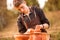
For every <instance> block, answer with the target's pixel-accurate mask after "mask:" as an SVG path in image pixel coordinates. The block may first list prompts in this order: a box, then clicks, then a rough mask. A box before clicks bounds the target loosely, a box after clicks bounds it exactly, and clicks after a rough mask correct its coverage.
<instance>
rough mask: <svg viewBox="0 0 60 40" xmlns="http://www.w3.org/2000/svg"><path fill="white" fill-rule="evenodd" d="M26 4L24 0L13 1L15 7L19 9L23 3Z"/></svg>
mask: <svg viewBox="0 0 60 40" xmlns="http://www.w3.org/2000/svg"><path fill="white" fill-rule="evenodd" d="M23 2H24V0H13V5H14V6H15V7H18V6H19V5H20V4H21V3H23Z"/></svg>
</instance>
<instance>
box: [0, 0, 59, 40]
mask: <svg viewBox="0 0 60 40" xmlns="http://www.w3.org/2000/svg"><path fill="white" fill-rule="evenodd" d="M25 1H26V2H27V5H28V6H38V7H40V8H41V9H43V11H44V13H45V15H46V17H47V18H48V20H49V22H50V28H49V29H47V31H48V33H49V34H51V40H60V0H25ZM12 3H13V0H0V40H14V37H13V36H14V34H16V33H18V28H17V17H18V15H19V14H18V11H17V10H15V9H14V6H13V4H12Z"/></svg>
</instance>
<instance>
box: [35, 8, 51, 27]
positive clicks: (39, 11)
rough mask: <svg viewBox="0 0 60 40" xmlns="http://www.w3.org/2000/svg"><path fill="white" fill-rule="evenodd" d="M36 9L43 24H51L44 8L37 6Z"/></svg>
mask: <svg viewBox="0 0 60 40" xmlns="http://www.w3.org/2000/svg"><path fill="white" fill-rule="evenodd" d="M35 10H36V12H37V14H38V16H39V17H40V22H41V24H44V23H47V24H48V25H49V26H50V23H49V21H48V19H47V18H46V16H45V15H44V12H43V10H42V9H40V8H37V7H36V8H35Z"/></svg>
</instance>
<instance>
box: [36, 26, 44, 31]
mask: <svg viewBox="0 0 60 40" xmlns="http://www.w3.org/2000/svg"><path fill="white" fill-rule="evenodd" d="M42 28H43V25H36V27H35V32H40V31H41V30H40V29H42Z"/></svg>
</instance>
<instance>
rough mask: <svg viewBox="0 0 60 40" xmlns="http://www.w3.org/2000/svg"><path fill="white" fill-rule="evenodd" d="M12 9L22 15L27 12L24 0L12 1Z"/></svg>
mask: <svg viewBox="0 0 60 40" xmlns="http://www.w3.org/2000/svg"><path fill="white" fill-rule="evenodd" d="M13 4H14V7H15V8H16V9H18V10H19V11H20V12H22V13H27V12H28V6H27V5H26V2H25V1H24V0H14V1H13Z"/></svg>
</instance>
